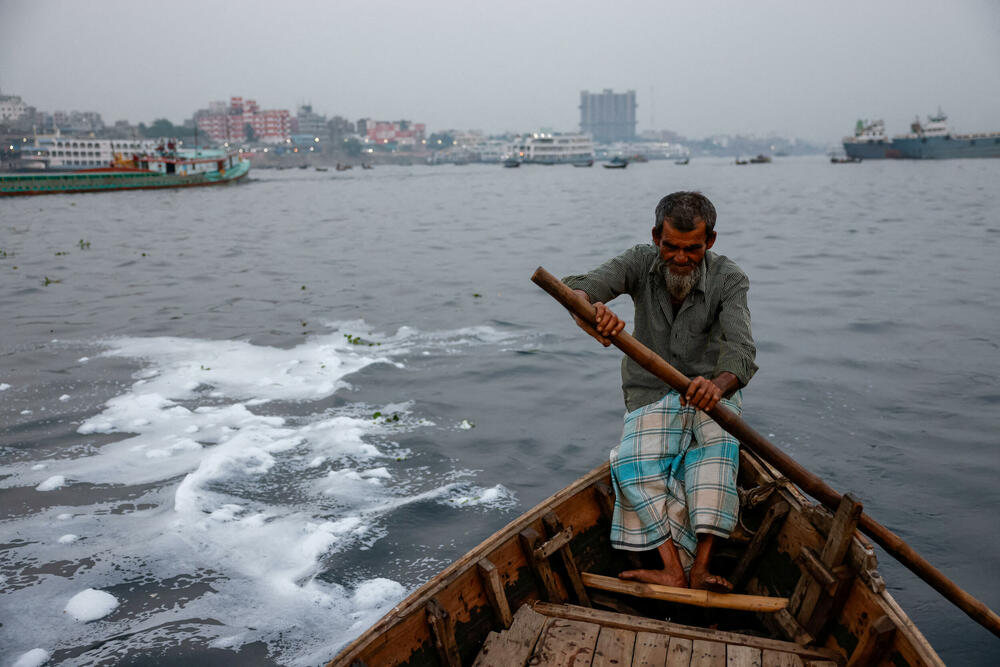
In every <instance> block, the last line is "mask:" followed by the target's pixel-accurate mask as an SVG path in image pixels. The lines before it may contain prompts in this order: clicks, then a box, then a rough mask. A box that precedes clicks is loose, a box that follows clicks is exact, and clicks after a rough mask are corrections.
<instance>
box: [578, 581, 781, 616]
mask: <svg viewBox="0 0 1000 667" xmlns="http://www.w3.org/2000/svg"><path fill="white" fill-rule="evenodd" d="M581 576H582V577H583V583H584V584H585V585H586V586H589V587H590V588H597V589H599V590H602V591H611V592H613V593H624V594H626V595H633V596H635V597H641V598H649V599H653V600H666V601H667V602H678V603H680V604H690V605H694V606H696V607H713V608H716V609H743V610H747V611H761V612H768V611H778V610H780V609H784V608H786V607H787V606H788V598H772V597H767V596H764V595H737V594H735V593H713V592H712V591H704V590H696V589H693V588H678V587H675V586H661V585H659V584H646V583H643V582H640V581H623V580H621V579H617V578H615V577H605V576H602V575H599V574H591V573H589V572H584V573H583V574H582V575H581Z"/></svg>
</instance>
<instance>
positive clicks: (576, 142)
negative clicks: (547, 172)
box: [511, 132, 594, 164]
mask: <svg viewBox="0 0 1000 667" xmlns="http://www.w3.org/2000/svg"><path fill="white" fill-rule="evenodd" d="M511 152H512V153H513V156H514V157H515V158H516V159H517V160H519V161H521V162H524V163H527V164H579V163H585V162H588V161H593V159H594V142H593V140H591V138H590V135H587V134H562V133H558V132H557V133H552V132H533V133H532V134H527V135H523V136H520V137H517V138H516V139H514V141H513V143H512V145H511Z"/></svg>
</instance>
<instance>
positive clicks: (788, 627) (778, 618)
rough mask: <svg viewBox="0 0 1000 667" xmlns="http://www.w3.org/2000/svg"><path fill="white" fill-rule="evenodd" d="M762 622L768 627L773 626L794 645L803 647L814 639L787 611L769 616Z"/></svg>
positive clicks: (783, 610)
mask: <svg viewBox="0 0 1000 667" xmlns="http://www.w3.org/2000/svg"><path fill="white" fill-rule="evenodd" d="M762 620H763V621H764V625H766V626H769V627H770V625H773V626H774V628H776V631H777V632H778V633H780V634H782V635H784V636H786V637H788V638H789V639H790V640H792V641H793V642H795V643H796V644H800V645H802V646H805V645H806V644H812V643H813V642H814V637H813V636H812V635H810V634H809V633H808V632H806V629H805V628H803V627H802V624H800V623H799V621H798V619H796V618H795V617H794V616H792V615H791V614H790V613H789V612H788V610H787V609H782V610H781V611H779V612H776V613H774V614H770V615H769V616H766V617H764V618H763V619H762ZM769 623H770V625H769Z"/></svg>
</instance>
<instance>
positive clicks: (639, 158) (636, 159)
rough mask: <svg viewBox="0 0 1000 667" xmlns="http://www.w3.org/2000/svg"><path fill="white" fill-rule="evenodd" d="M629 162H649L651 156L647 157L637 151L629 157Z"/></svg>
mask: <svg viewBox="0 0 1000 667" xmlns="http://www.w3.org/2000/svg"><path fill="white" fill-rule="evenodd" d="M629 162H649V158H647V157H646V156H645V155H643V154H642V153H636V154H635V155H633V156H632V157H630V158H629Z"/></svg>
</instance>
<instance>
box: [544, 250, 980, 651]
mask: <svg viewBox="0 0 1000 667" xmlns="http://www.w3.org/2000/svg"><path fill="white" fill-rule="evenodd" d="M531 281H532V282H534V283H535V284H536V285H538V286H539V287H541V288H542V289H543V290H545V291H546V292H548V293H549V294H551V295H552V296H553V297H554V298H555V299H556V301H558V302H559V303H561V304H562V305H563V306H565V307H566V308H567V309H568V310H569V311H570V312H571V313H573V314H574V315H576V316H577V317H579V318H580V319H582V320H583V321H584V322H586V323H587V324H589V325H590V326H591V327H593V326H594V307H593V306H592V305H591V304H590V303H588V302H587V300H586V299H584V298H582V297H581V296H580V295H579V294H577V293H576V292H574V291H573V290H571V289H570V288H569V287H568V286H566V285H565V284H564V283H563V282H562V281H561V280H559V279H558V278H556V277H555V276H553V275H552V274H551V273H549V272H548V271H546V270H545V269H543V268H542V267H538V269H537V270H536V271H535V273H534V274H533V275H532V276H531ZM611 342H612V343H613V344H614V345H615V347H617V348H618V349H620V350H621V351H622V352H624V353H625V354H627V355H628V356H629V357H631V358H632V359H633V360H634V361H635V362H636V363H638V364H639V365H640V366H642V367H643V368H645V369H646V370H647V371H649V372H650V373H652V374H653V375H655V376H656V377H658V378H660V379H661V380H663V381H664V382H666V383H667V384H669V385H670V386H671V387H673V388H674V389H675V390H677V391H678V392H680V393H681V394H683V393H684V392H685V391H686V390H687V386H688V384H689V383H690V382H691V380H690V379H688V377H687V376H685V375H684V374H683V373H681V372H680V371H678V370H677V369H676V368H674V367H673V366H671V365H670V364H668V363H667V362H666V361H664V360H663V359H662V358H661V357H660V356H659V355H658V354H656V353H655V352H653V351H652V350H650V349H649V348H648V347H646V346H645V345H643V344H642V343H640V342H639V341H637V340H636V339H635V338H633V337H632V336H631V335H630V334H629V333H627V332H625V331H622V332H621V333H620V334H618V335H617V336H614V337H613V338H611ZM708 414H709V416H711V417H712V419H714V420H715V421H716V422H717V423H718V424H719V425H720V426H722V428H724V429H726V431H728V432H729V433H731V434H732V435H734V436H736V438H738V439H739V440H740V442H742V443H743V444H744V445H746V446H747V447H749V448H750V449H751V450H752V451H754V452H755V453H756V454H757V455H759V456H760V457H762V458H763V459H765V460H766V461H768V462H769V463H770V464H771V465H773V466H774V467H775V468H777V469H778V471H779V472H781V474H782V475H784V476H785V477H787V478H788V479H790V480H791V481H792V482H794V483H795V484H797V485H798V486H799V488H801V489H802V490H803V491H805V492H806V493H808V494H809V495H811V496H812V497H813V498H816V499H817V500H819V501H820V502H821V503H823V504H824V505H826V506H827V507H829V508H830V509H833V510H836V508H837V506H838V505H839V504H840V494H839V493H837V492H836V491H834V490H833V489H832V488H831V487H830V486H828V485H827V484H826V482H824V481H823V480H822V479H820V478H819V477H817V476H816V475H814V474H812V473H811V472H809V471H808V470H806V469H805V468H803V467H802V466H800V465H799V464H798V463H796V462H795V460H794V459H792V457H790V456H788V455H787V454H785V453H784V452H783V451H781V450H780V449H778V448H777V447H776V446H775V445H774V444H772V443H771V442H770V441H769V440H768V439H767V438H765V437H764V436H762V435H761V434H760V433H758V432H757V431H755V430H754V429H753V428H751V427H750V425H749V424H747V423H746V422H745V421H743V420H742V419H741V418H740V417H739V416H738V415H737V414H735V413H734V412H732V411H731V410H729V409H728V408H726V407H725V406H723V405H722V404H721V403H720V404H719V405H716V406H715V407H714V408H712V409H711V410H710V411H709V412H708ZM858 527H859V528H860V529H861V530H862V531H863V532H864V533H865V534H866V535H868V536H869V537H871V538H872V539H873V540H875V541H876V542H878V544H880V545H881V546H882V548H883V549H885V550H886V551H887V552H889V554H891V555H892V556H893V557H895V558H896V560H898V561H899V562H900V563H902V564H903V565H905V566H906V567H908V568H909V569H910V570H912V571H913V572H914V573H915V574H916V575H917V576H918V577H920V578H921V579H923V580H924V581H926V582H927V583H928V584H930V585H931V587H933V588H934V590H936V591H937V592H938V593H940V594H941V595H943V596H944V597H946V598H948V600H950V601H951V602H952V603H954V604H955V605H956V606H957V607H958V608H959V609H961V610H962V611H964V612H965V613H966V614H968V615H969V616H970V617H971V618H972V619H973V620H975V621H976V622H977V623H979V624H980V625H982V626H983V627H985V628H986V629H988V630H989V631H990V632H992V633H993V634H994V635H996V636H998V637H1000V616H997V614H996V612H994V611H993V610H992V609H990V608H989V607H987V606H986V605H985V604H983V603H982V602H980V601H979V600H977V599H976V598H975V597H973V596H972V595H970V594H969V593H968V592H966V591H965V590H963V589H962V588H960V587H959V586H958V584H956V583H955V582H953V581H952V580H951V579H949V578H948V577H946V576H944V574H942V573H941V572H940V571H939V570H938V569H937V568H935V567H934V566H933V565H931V564H930V563H928V562H927V561H926V560H924V558H923V557H922V556H921V555H920V554H918V553H917V552H916V551H914V550H913V548H912V547H911V546H910V545H908V544H907V543H906V542H905V541H903V539H902V538H901V537H899V536H898V535H896V534H895V533H893V532H892V531H891V530H889V529H888V528H886V527H885V526H883V525H882V524H880V523H879V522H877V521H875V520H874V519H872V518H871V517H870V516H868V515H867V514H862V515H861V518H860V519H859V520H858Z"/></svg>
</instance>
